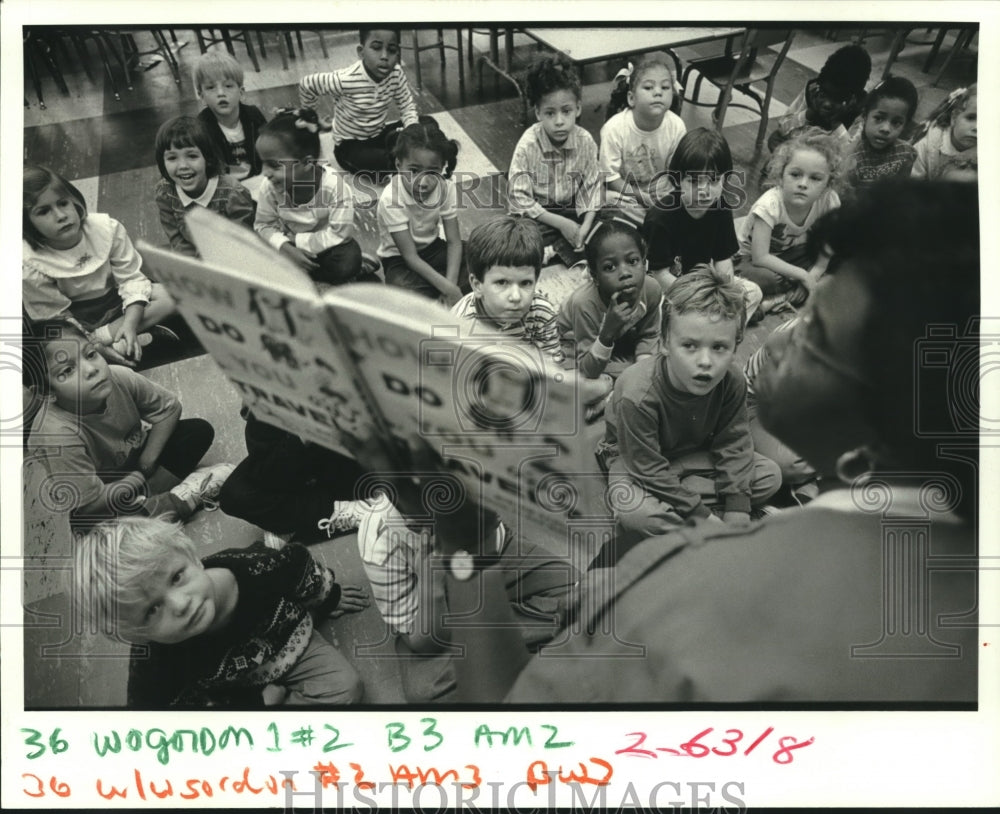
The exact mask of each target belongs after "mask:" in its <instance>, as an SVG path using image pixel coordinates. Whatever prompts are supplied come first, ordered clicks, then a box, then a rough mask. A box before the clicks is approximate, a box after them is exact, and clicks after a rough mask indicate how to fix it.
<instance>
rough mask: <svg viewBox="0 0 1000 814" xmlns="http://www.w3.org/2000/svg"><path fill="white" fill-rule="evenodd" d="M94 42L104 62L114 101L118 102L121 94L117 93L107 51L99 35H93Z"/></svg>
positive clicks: (116, 85)
mask: <svg viewBox="0 0 1000 814" xmlns="http://www.w3.org/2000/svg"><path fill="white" fill-rule="evenodd" d="M94 42H95V43H96V44H97V53H98V54H100V56H101V62H102V63H103V64H104V70H105V72H106V73H107V75H108V82H109V83H110V84H111V92H112V93H113V94H114V96H115V101H116V102H120V101H121V100H122V97H121V94H120V93H118V83H117V82H115V75H114V73H112V71H111V63H110V62H109V61H108V53H107V51H106V50H105V49H104V43H103V42H101V37H100V35H98V36H96V37H94Z"/></svg>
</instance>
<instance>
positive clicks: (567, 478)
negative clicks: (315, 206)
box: [140, 207, 598, 541]
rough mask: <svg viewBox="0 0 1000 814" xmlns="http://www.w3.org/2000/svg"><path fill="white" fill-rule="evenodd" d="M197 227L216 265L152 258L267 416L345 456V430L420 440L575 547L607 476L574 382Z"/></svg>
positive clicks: (415, 300) (530, 356)
mask: <svg viewBox="0 0 1000 814" xmlns="http://www.w3.org/2000/svg"><path fill="white" fill-rule="evenodd" d="M188 222H189V226H190V229H191V233H192V236H193V237H194V240H195V243H196V244H197V246H198V249H199V251H200V253H201V256H202V259H200V260H197V259H193V258H190V257H185V256H182V255H178V254H174V253H172V252H169V251H166V250H164V249H159V248H156V247H153V246H149V245H142V246H141V248H140V251H141V252H142V255H143V258H144V261H145V262H146V263H147V264H148V265H149V267H150V269H151V270H152V272H153V274H154V276H155V277H156V278H157V279H158V280H159V281H160V282H162V283H163V285H164V286H165V287H166V288H167V290H168V291H169V292H170V294H171V296H172V297H173V298H174V299H175V300H176V302H177V308H178V310H179V311H180V313H181V314H182V315H183V317H184V318H185V320H186V321H187V323H188V324H189V325H190V327H191V329H192V330H193V331H194V333H195V334H196V336H197V337H198V339H199V340H200V341H201V343H202V344H203V345H204V347H205V349H206V350H207V351H208V353H209V354H211V356H212V358H213V359H214V360H215V362H216V363H217V364H218V366H219V367H220V368H221V370H222V371H223V372H224V373H225V375H226V376H227V377H228V378H229V380H230V381H231V382H232V383H233V385H234V386H235V387H236V388H237V390H238V391H239V394H240V396H241V397H242V398H243V400H244V403H245V404H246V406H247V407H248V408H249V409H250V410H251V411H252V412H253V414H254V415H255V416H256V417H257V418H258V419H260V420H262V421H265V422H268V423H270V424H273V425H275V426H277V427H280V428H282V429H284V430H287V431H288V432H291V433H294V434H296V435H298V436H300V437H301V438H302V439H304V440H306V441H309V442H311V443H315V444H320V445H323V446H325V447H328V448H330V449H333V450H337V451H340V452H346V450H345V449H344V447H343V446H342V443H341V438H342V435H341V433H342V432H344V431H347V432H351V433H354V434H356V435H359V436H363V437H372V436H374V437H377V438H379V439H382V440H383V442H384V443H386V444H388V445H390V446H391V447H392V448H393V449H395V450H400V449H401V448H402V447H403V446H405V445H412V444H413V443H415V438H416V437H419V438H421V439H423V441H424V442H426V443H429V444H430V445H431V446H432V447H433V449H434V450H435V451H436V452H438V453H439V454H440V456H441V458H442V460H443V462H444V465H445V467H446V468H447V469H448V470H450V471H451V472H453V473H454V474H455V475H457V476H458V477H457V479H456V480H457V483H461V484H462V486H461V488H464V489H466V490H470V492H471V493H472V494H475V495H478V496H479V499H480V500H481V501H482V502H483V504H484V505H486V506H488V507H489V508H491V509H493V510H495V511H496V512H497V513H498V514H499V515H500V516H501V518H502V519H503V520H504V521H505V522H506V523H507V524H508V525H510V526H511V527H512V528H514V529H515V530H517V531H518V532H519V533H520V534H523V535H527V536H530V537H533V538H535V539H549V540H552V541H555V540H563V539H565V538H566V520H567V512H569V511H572V510H573V507H574V506H575V505H576V504H577V503H578V501H577V495H578V487H579V484H580V483H581V482H593V479H594V477H595V475H596V473H597V471H598V470H597V464H596V460H595V458H594V450H593V444H592V443H591V441H590V440H588V439H590V438H592V436H593V432H589V433H588V432H585V410H584V405H583V404H582V403H581V401H582V400H581V394H580V389H579V381H578V379H577V374H576V372H575V371H573V370H563V369H561V368H560V367H559V366H558V365H556V364H555V363H554V362H552V361H551V359H549V358H548V357H547V356H546V355H545V354H543V353H542V352H541V351H540V350H538V349H537V348H535V347H534V346H533V345H530V344H528V343H526V342H524V341H522V340H515V339H512V338H510V337H505V336H503V335H501V334H500V333H498V332H496V331H494V330H491V329H490V328H489V327H488V326H485V325H483V324H479V323H475V322H471V321H468V320H460V319H459V318H458V317H456V316H454V315H452V314H451V313H450V312H449V311H448V310H447V309H445V308H443V307H442V306H440V305H439V304H437V303H435V302H433V301H431V300H428V299H425V298H423V297H420V296H418V295H415V294H412V293H410V292H408V291H405V290H403V289H399V288H394V287H392V286H386V285H378V284H373V283H367V284H354V285H345V286H339V287H334V288H330V289H328V290H326V291H325V292H323V293H320V291H319V290H318V288H317V287H316V285H315V283H313V282H312V280H310V279H309V277H308V275H307V274H306V273H305V272H303V271H302V270H300V269H299V268H298V267H296V266H295V265H294V264H292V263H291V262H289V261H287V260H286V259H285V258H284V257H282V256H281V255H279V254H278V253H277V252H275V251H274V250H273V249H272V248H271V247H270V246H268V245H267V244H265V243H264V242H263V241H260V240H258V239H257V238H256V236H255V235H253V234H249V233H248V232H247V231H246V230H245V229H244V228H243V227H241V226H239V225H237V224H233V223H231V222H229V221H227V220H225V219H223V218H221V217H219V216H217V215H215V214H213V213H211V212H209V211H208V210H206V209H203V208H201V207H195V208H194V211H193V212H192V213H191V214H190V215H189V216H188ZM206 386H212V385H211V384H209V383H206ZM591 429H592V428H591ZM444 488H446V489H447V487H444ZM456 488H457V487H456ZM439 498H440V499H441V500H444V501H445V502H447V500H449V499H450V497H449V496H448V495H447V494H442V495H440V496H439Z"/></svg>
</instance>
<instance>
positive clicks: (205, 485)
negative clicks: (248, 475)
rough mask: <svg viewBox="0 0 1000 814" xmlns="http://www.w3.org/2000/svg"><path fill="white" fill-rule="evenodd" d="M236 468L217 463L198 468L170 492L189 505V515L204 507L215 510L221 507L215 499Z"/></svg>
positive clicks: (231, 465)
mask: <svg viewBox="0 0 1000 814" xmlns="http://www.w3.org/2000/svg"><path fill="white" fill-rule="evenodd" d="M235 468H236V467H235V465H233V464H215V465H214V466H204V467H202V468H201V469H196V470H195V471H194V472H192V473H191V474H190V475H188V476H187V477H186V478H184V480H182V481H181V482H180V483H178V484H177V485H176V486H175V487H174V488H173V489H171V490H170V494H171V495H173V496H174V497H175V498H177V499H178V500H179V501H180V502H181V503H183V504H184V505H185V506H186V507H187V509H188V516H190V515H192V514H194V513H195V512H196V511H198V509H200V508H202V507H204V508H205V509H206V510H207V511H210V512H211V511H215V510H216V509H218V508H219V504H218V503H216V502H215V499H216V498H217V497H218V496H219V492H221V491H222V484H224V483H225V482H226V479H227V478H228V477H229V476H230V475H231V474H233V470H234V469H235Z"/></svg>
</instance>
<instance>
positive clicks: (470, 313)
mask: <svg viewBox="0 0 1000 814" xmlns="http://www.w3.org/2000/svg"><path fill="white" fill-rule="evenodd" d="M543 251H544V249H543V245H542V234H541V231H540V230H539V229H538V227H537V226H536V225H535V223H534V222H532V221H530V220H527V219H525V218H515V217H504V218H498V219H496V220H492V221H489V222H488V223H484V224H482V225H480V226H477V227H476V228H475V229H473V230H472V233H471V234H470V235H469V240H468V242H467V245H466V252H465V257H466V263H467V265H468V267H469V278H470V281H471V283H472V292H471V293H469V294H466V295H465V296H464V297H462V299H460V300H459V301H458V302H457V303H456V304H455V306H454V307H453V308H452V309H451V310H452V313H453V314H457V315H458V316H460V317H462V318H464V319H469V320H473V321H475V322H477V323H481V324H484V325H488V326H489V327H490V328H492V329H493V330H496V331H499V332H500V333H502V334H504V335H505V336H509V337H514V338H517V339H523V340H524V341H526V342H530V343H532V344H533V345H535V346H536V347H537V348H538V349H539V350H541V351H543V352H544V353H546V354H548V355H549V356H550V357H551V358H552V360H553V361H554V362H556V363H561V362H562V360H563V354H562V350H561V348H560V346H559V332H558V329H557V328H556V309H555V307H554V306H553V305H552V303H551V302H549V300H548V298H547V297H546V296H545V295H544V294H542V293H541V292H539V291H536V290H535V285H536V284H537V283H538V275H539V273H540V272H541V268H542V255H543Z"/></svg>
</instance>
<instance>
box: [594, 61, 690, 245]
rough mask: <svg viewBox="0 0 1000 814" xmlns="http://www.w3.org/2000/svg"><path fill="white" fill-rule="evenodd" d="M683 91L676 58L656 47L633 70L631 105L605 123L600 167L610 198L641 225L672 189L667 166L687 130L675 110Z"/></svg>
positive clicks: (611, 202) (630, 84)
mask: <svg viewBox="0 0 1000 814" xmlns="http://www.w3.org/2000/svg"><path fill="white" fill-rule="evenodd" d="M680 90H681V88H680V86H679V85H677V82H676V80H675V78H674V69H673V60H671V58H670V56H669V55H668V54H666V53H664V52H662V51H654V52H653V53H651V54H648V55H647V56H645V57H644V58H643V59H641V60H640V61H639V64H638V65H636V66H635V68H634V69H633V70H632V71H631V73H630V74H629V80H628V95H627V96H626V101H627V103H628V107H627V108H626V109H624V110H622V111H620V112H616V113H615V115H613V116H611V117H610V118H609V119H608V120H607V122H605V124H604V127H602V128H601V150H600V159H601V171H602V173H603V178H604V183H605V184H606V185H607V189H608V193H609V195H608V201H609V203H610V204H611V205H612V206H615V207H617V209H618V210H619V211H620V212H621V213H622V214H623V215H625V217H627V218H628V219H629V220H633V221H635V223H636V225H639V224H641V223H642V221H643V219H644V218H645V217H646V211H647V210H648V209H649V208H650V207H651V206H652V205H653V204H654V203H655V202H656V201H657V200H658V199H659V198H661V197H663V194H664V193H665V192H667V191H668V187H667V186H666V185H665V184H664V181H665V176H666V171H667V167H668V166H669V165H670V158H671V156H672V155H673V154H674V150H675V149H677V144H678V143H679V142H680V140H681V137H682V136H683V135H684V133H685V132H686V130H687V128H686V126H685V125H684V122H683V121H682V120H681V117H680V116H678V115H677V114H676V113H675V112H674V108H676V107H677V106H678V103H679V91H680ZM608 113H611V106H610V105H609V110H608Z"/></svg>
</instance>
